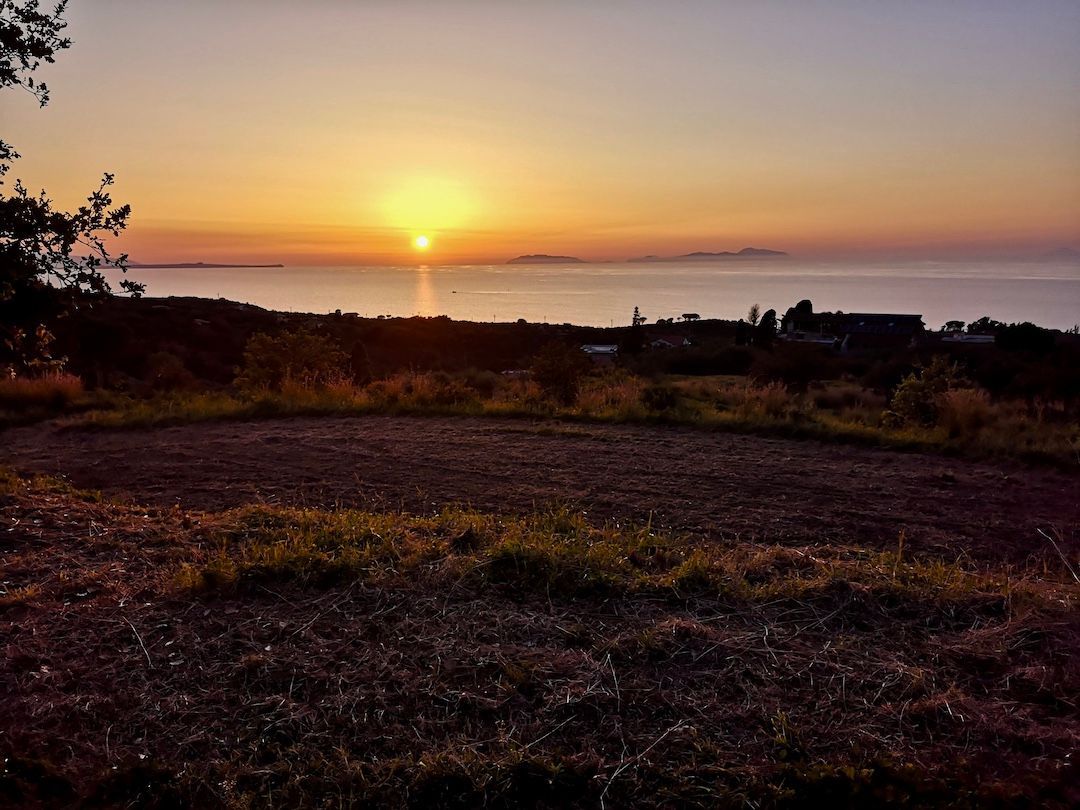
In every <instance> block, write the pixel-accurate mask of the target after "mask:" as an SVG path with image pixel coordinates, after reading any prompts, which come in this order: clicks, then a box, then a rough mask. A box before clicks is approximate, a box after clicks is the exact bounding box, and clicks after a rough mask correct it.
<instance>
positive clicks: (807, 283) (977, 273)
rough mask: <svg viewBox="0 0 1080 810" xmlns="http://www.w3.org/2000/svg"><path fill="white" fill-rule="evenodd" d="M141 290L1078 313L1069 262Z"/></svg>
mask: <svg viewBox="0 0 1080 810" xmlns="http://www.w3.org/2000/svg"><path fill="white" fill-rule="evenodd" d="M129 276H130V277H131V278H133V279H135V280H137V281H142V282H144V283H145V284H146V285H147V295H150V296H155V297H156V296H171V295H180V296H200V297H205V298H227V299H230V300H234V301H243V302H246V303H251V304H257V305H259V306H262V307H266V308H267V309H275V310H283V311H295V312H316V313H325V312H333V311H334V310H336V309H340V310H342V311H343V312H358V313H360V314H361V315H364V316H369V317H374V316H377V315H402V316H410V315H449V316H450V317H451V318H454V319H456V320H470V321H491V320H496V321H514V320H517V319H518V318H525V319H526V320H528V321H542V322H550V323H575V324H582V325H594V326H609V325H612V324H615V325H620V324H627V323H629V321H630V316H631V313H632V312H633V309H634V307H635V306H637V307H640V308H641V312H642V314H643V315H645V316H646V317H647V318H648V319H649V321H655V320H656V319H657V318H668V317H673V316H674V317H677V316H679V315H681V314H682V313H684V312H696V313H698V314H699V315H701V317H703V318H739V317H742V316H744V315H745V314H746V311H747V310H748V309H749V307H750V305H751V304H754V303H759V304H760V305H761V308H762V310H765V309H769V308H774V309H776V310H777V312H779V313H781V314H782V313H783V312H784V310H785V309H787V308H788V307H790V306H792V305H794V304H795V303H796V302H798V301H799V300H800V299H802V298H809V299H811V300H812V301H813V303H814V309H815V310H842V311H844V312H898V313H918V314H921V315H922V316H923V318H924V320H925V321H926V325H927V326H928V327H930V328H937V327H939V326H941V324H943V323H944V322H945V321H947V320H953V319H956V320H964V321H971V320H974V319H976V318H979V317H981V316H983V315H989V316H990V317H992V318H996V319H997V320H1000V321H1007V322H1012V321H1032V322H1034V323H1037V324H1040V325H1042V326H1050V327H1057V328H1069V327H1071V326H1073V325H1074V324H1076V323H1078V322H1080V265H1078V264H1073V263H1046V262H1042V263H1035V262H1030V263H1026V262H1017V263H1012V264H1004V263H997V264H995V263H985V262H982V263H958V262H947V263H946V262H935V263H925V262H923V263H891V264H873V263H871V264H866V263H863V264H853V263H844V264H839V263H824V262H816V263H815V262H804V261H799V260H796V259H785V260H774V261H739V262H721V263H700V262H693V263H670V264H618V263H611V264H585V265H533V266H527V265H491V266H470V267H435V266H431V267H415V266H413V267H286V268H282V269H209V268H206V269H156V270H155V269H145V270H139V269H137V268H136V269H133V270H131V271H130V272H129Z"/></svg>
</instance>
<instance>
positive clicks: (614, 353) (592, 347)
mask: <svg viewBox="0 0 1080 810" xmlns="http://www.w3.org/2000/svg"><path fill="white" fill-rule="evenodd" d="M581 350H582V351H583V352H585V354H587V355H588V356H589V359H590V360H592V361H593V362H594V363H596V364H597V365H601V366H608V365H612V364H613V363H614V362H615V359H616V358H617V357H618V356H619V347H618V346H617V345H615V344H613V343H586V344H585V345H583V346H582V347H581Z"/></svg>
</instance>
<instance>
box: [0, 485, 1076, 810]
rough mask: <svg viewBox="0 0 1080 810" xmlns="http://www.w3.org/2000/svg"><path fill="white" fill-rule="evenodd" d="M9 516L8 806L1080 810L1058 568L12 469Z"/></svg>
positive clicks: (4, 615) (1070, 586)
mask: <svg viewBox="0 0 1080 810" xmlns="http://www.w3.org/2000/svg"><path fill="white" fill-rule="evenodd" d="M0 516H2V519H3V520H4V521H5V523H6V525H7V526H9V527H10V530H9V531H8V532H7V533H6V535H5V544H6V545H7V548H8V549H9V551H7V552H6V557H5V573H4V575H3V576H4V587H5V589H6V590H7V592H8V593H15V592H17V593H19V594H20V595H21V596H20V598H18V599H16V600H13V601H12V603H10V604H5V605H2V606H0V622H2V623H3V624H2V626H3V628H4V630H5V632H6V633H7V639H8V641H7V646H6V648H5V658H4V660H3V662H2V664H0V749H3V750H2V752H0V756H3V757H4V759H3V762H4V765H3V767H2V768H0V791H3V794H2V795H3V796H4V797H5V801H9V802H11V803H13V804H15V805H31V806H32V805H34V804H35V803H37V804H40V805H56V804H87V805H118V806H162V805H164V804H167V805H168V806H172V807H251V806H289V807H339V806H340V807H345V806H358V805H359V806H375V807H402V806H407V807H425V808H426V807H432V808H450V807H455V808H460V807H474V806H488V807H504V808H510V807H596V806H600V805H601V804H603V805H604V806H607V807H630V806H633V807H702V808H704V807H717V806H743V805H745V804H746V803H747V802H749V803H751V804H753V805H754V806H758V807H790V806H805V807H816V806H825V805H829V806H853V805H858V806H862V805H861V804H860V803H866V804H867V806H899V805H903V806H910V805H911V804H912V803H914V804H916V805H933V806H956V807H975V806H986V805H987V804H988V803H998V804H1002V803H1004V804H1010V803H1016V802H1020V801H1023V802H1026V803H1028V804H1038V805H1040V806H1047V807H1055V806H1056V807H1066V806H1069V805H1070V804H1072V803H1073V802H1074V801H1075V799H1076V795H1075V784H1076V782H1075V780H1074V779H1073V778H1072V777H1074V776H1075V773H1074V771H1073V770H1072V767H1073V766H1072V765H1071V764H1070V762H1071V759H1070V758H1071V756H1072V755H1073V753H1074V752H1075V749H1076V746H1077V743H1078V742H1080V725H1078V723H1077V715H1076V706H1075V703H1074V699H1075V695H1076V693H1077V690H1078V689H1080V667H1078V665H1077V661H1078V660H1080V658H1078V657H1077V651H1078V649H1080V625H1078V622H1077V614H1076V605H1077V598H1078V597H1080V590H1078V586H1077V585H1076V583H1075V582H1074V581H1072V579H1071V577H1069V576H1068V575H1067V572H1066V571H1065V569H1064V568H1063V567H1061V566H1059V567H1060V570H1058V569H1048V570H1046V571H1043V570H1041V569H1040V570H1026V571H1017V570H1011V569H998V568H979V567H976V566H974V565H972V564H968V563H965V562H963V561H962V560H963V556H962V555H961V561H960V562H957V561H954V560H945V559H942V558H935V557H912V556H911V555H909V554H908V553H907V552H906V551H905V550H904V549H903V547H902V545H900V544H898V547H897V550H896V551H895V552H889V553H882V552H878V551H873V550H869V549H865V548H862V547H860V546H858V545H843V544H836V545H824V546H807V547H780V546H772V545H758V544H743V543H720V542H712V541H700V542H697V543H695V544H694V546H693V547H691V546H690V545H689V544H688V543H687V542H686V541H684V540H683V539H681V538H680V537H678V536H673V535H666V534H658V533H656V532H653V531H650V530H649V528H648V527H625V526H621V527H620V526H613V525H608V526H595V525H592V524H591V523H590V522H589V521H588V520H586V519H585V518H584V517H583V516H582V515H580V514H576V513H573V512H570V511H567V510H563V509H552V510H542V511H539V512H537V513H535V514H530V515H524V516H499V515H490V514H483V513H476V512H471V511H462V510H445V511H440V512H438V513H436V514H431V515H408V514H400V513H389V514H387V513H371V512H361V511H350V510H335V511H319V510H295V509H294V510H283V509H275V508H270V507H265V506H257V507H248V508H244V509H240V510H235V511H232V512H227V513H223V514H199V513H188V512H182V511H180V510H169V511H162V512H152V511H151V512H148V511H146V510H143V509H139V508H137V507H132V506H123V505H116V504H107V503H100V502H95V501H93V500H85V499H83V498H82V497H81V496H79V495H76V494H73V493H71V492H70V491H69V490H68V489H67V488H66V487H65V486H63V485H62V484H57V483H51V482H47V481H42V480H39V481H32V482H26V481H22V480H21V479H18V478H17V477H14V476H10V475H6V476H4V477H3V479H2V486H0ZM960 551H961V550H957V552H958V553H959V552H960Z"/></svg>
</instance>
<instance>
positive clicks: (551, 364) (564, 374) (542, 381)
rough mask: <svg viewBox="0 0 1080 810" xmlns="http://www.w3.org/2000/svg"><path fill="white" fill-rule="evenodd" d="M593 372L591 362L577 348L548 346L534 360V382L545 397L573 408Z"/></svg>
mask: <svg viewBox="0 0 1080 810" xmlns="http://www.w3.org/2000/svg"><path fill="white" fill-rule="evenodd" d="M590 368H591V364H590V362H589V358H588V357H587V356H586V355H585V353H584V352H583V351H581V349H579V348H578V347H576V346H567V345H566V344H565V343H549V344H548V345H547V346H545V347H544V348H542V349H541V350H540V351H539V352H537V354H536V357H535V358H534V359H533V365H532V378H533V380H534V381H535V382H536V384H537V385H539V386H540V390H541V391H543V392H544V395H545V396H548V397H550V398H551V399H554V400H556V401H557V402H559V403H561V404H563V405H572V404H573V403H574V401H575V400H576V399H577V395H578V392H579V391H580V390H581V381H582V379H583V378H584V377H585V375H586V374H587V373H588V372H589V369H590Z"/></svg>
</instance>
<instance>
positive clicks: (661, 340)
mask: <svg viewBox="0 0 1080 810" xmlns="http://www.w3.org/2000/svg"><path fill="white" fill-rule="evenodd" d="M649 345H650V346H651V347H652V348H654V349H679V348H682V347H683V346H689V345H690V340H689V338H685V337H683V336H682V335H651V336H650V337H649Z"/></svg>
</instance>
